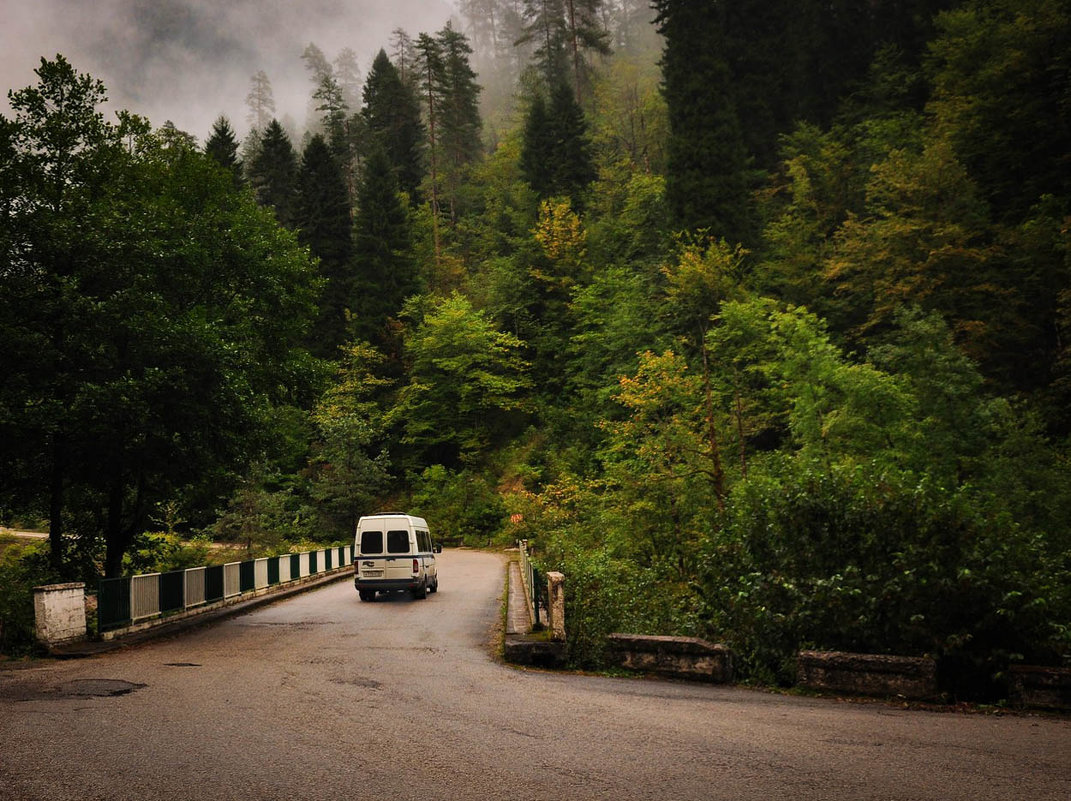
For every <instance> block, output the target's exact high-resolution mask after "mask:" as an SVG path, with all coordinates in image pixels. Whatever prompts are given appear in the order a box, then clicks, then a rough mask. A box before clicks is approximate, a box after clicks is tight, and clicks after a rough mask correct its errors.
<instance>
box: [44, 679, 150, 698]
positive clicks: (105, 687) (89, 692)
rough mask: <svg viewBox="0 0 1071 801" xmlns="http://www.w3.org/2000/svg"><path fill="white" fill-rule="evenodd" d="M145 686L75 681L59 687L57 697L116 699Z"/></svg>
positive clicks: (98, 680)
mask: <svg viewBox="0 0 1071 801" xmlns="http://www.w3.org/2000/svg"><path fill="white" fill-rule="evenodd" d="M144 686H145V685H144V684H136V683H135V682H132V681H123V680H122V679H75V680H74V681H69V682H67V683H66V684H61V685H60V686H59V687H57V688H56V695H59V696H63V697H66V698H114V697H115V696H118V695H127V694H128V693H132V692H134V691H135V690H140V689H141V688H142V687H144Z"/></svg>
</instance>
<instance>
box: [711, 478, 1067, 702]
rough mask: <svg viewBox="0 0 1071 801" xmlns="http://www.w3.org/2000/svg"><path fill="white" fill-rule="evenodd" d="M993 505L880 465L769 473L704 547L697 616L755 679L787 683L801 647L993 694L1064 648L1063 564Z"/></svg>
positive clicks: (971, 692)
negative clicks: (916, 660) (930, 673)
mask: <svg viewBox="0 0 1071 801" xmlns="http://www.w3.org/2000/svg"><path fill="white" fill-rule="evenodd" d="M980 501H982V503H980ZM994 503H995V504H996V505H997V506H1001V505H1002V504H1001V503H1000V502H999V499H997V498H994V497H989V498H988V499H987V498H986V497H985V496H984V495H982V496H981V497H979V495H978V494H977V493H976V492H975V491H973V490H972V489H971V488H969V487H967V486H964V487H961V488H958V489H953V490H949V488H947V487H945V486H941V485H939V484H936V483H934V482H932V481H930V480H928V479H926V478H922V479H921V480H920V479H919V477H918V476H916V475H914V474H911V473H898V472H896V471H890V470H888V469H884V468H882V467H880V466H879V465H877V464H875V463H869V464H860V465H857V466H854V467H851V468H835V469H833V470H832V471H830V470H829V469H828V468H827V467H826V466H824V465H821V464H817V463H814V462H811V461H809V460H807V459H804V458H797V459H792V460H783V459H781V460H775V461H771V462H768V463H767V464H766V465H765V469H764V470H762V471H761V472H759V471H753V472H752V473H751V475H750V476H749V477H748V479H747V480H745V481H743V482H741V483H740V484H739V485H737V487H736V488H735V489H734V492H733V494H732V497H731V501H730V505H729V510H728V514H727V521H726V525H725V527H724V528H723V530H722V531H720V532H717V533H715V534H713V535H712V536H710V537H709V539H708V540H707V541H706V543H705V545H704V550H703V558H702V559H701V560H700V564H702V565H703V570H702V578H701V584H702V586H703V588H704V617H705V619H706V620H707V621H708V625H709V627H710V631H711V632H712V633H713V634H714V635H715V636H718V637H722V638H724V639H725V640H727V641H728V642H730V644H732V645H733V647H734V648H735V649H737V651H738V652H739V653H740V654H741V655H742V656H743V657H744V661H743V664H744V666H745V667H744V669H745V670H746V671H747V672H748V673H750V675H752V676H753V677H755V678H757V679H760V680H771V679H776V680H778V681H782V682H791V681H792V680H793V678H794V676H793V668H792V660H793V657H794V654H795V653H796V651H797V650H798V649H800V648H805V647H810V648H821V649H833V650H849V651H862V652H870V653H908V654H922V653H928V654H932V655H934V656H936V657H938V658H939V659H940V660H941V665H942V667H947V666H952V665H954V666H955V669H953V670H951V671H949V672H948V673H945V674H942V675H943V676H944V682H945V688H946V689H947V690H949V691H951V692H953V693H961V694H964V695H968V696H974V697H978V695H979V694H980V693H983V694H992V693H993V692H994V689H995V688H994V683H995V682H996V681H997V679H998V677H999V674H1000V672H1001V671H1002V670H1003V669H1005V667H1006V666H1007V665H1008V664H1009V662H1014V661H1018V660H1023V659H1027V660H1031V661H1039V660H1041V661H1044V660H1047V659H1048V660H1051V659H1053V658H1054V656H1055V655H1056V654H1059V653H1061V652H1062V650H1063V649H1065V648H1066V647H1067V645H1068V630H1067V627H1066V626H1065V625H1062V624H1060V622H1059V621H1060V620H1061V615H1062V614H1063V615H1065V618H1064V619H1066V608H1067V607H1066V604H1067V601H1068V598H1067V593H1066V591H1065V590H1064V589H1062V586H1063V584H1064V583H1065V582H1066V577H1067V561H1066V553H1065V554H1063V555H1061V554H1060V553H1059V552H1058V551H1054V550H1053V549H1052V548H1051V547H1050V546H1049V545H1048V544H1047V543H1046V542H1045V538H1043V537H1039V536H1038V535H1037V534H1036V533H1034V532H1032V531H1030V530H1028V529H1027V528H1024V527H1022V526H1020V525H1019V524H1017V523H1015V522H1013V521H1012V517H1011V516H1010V515H1009V514H1008V512H1009V511H1010V510H1007V509H1005V511H1004V513H1003V514H1000V515H998V516H989V515H990V514H992V511H993V509H992V506H993V504H994ZM983 504H984V505H983ZM987 506H988V507H989V508H985V507H987ZM987 512H988V513H989V514H987ZM1060 610H1064V611H1063V612H1061V611H1060ZM1054 613H1055V614H1054ZM998 694H999V693H998Z"/></svg>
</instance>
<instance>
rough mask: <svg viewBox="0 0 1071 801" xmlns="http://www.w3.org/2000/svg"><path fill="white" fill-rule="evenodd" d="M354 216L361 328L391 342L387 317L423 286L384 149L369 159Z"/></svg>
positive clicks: (366, 335)
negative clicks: (420, 282)
mask: <svg viewBox="0 0 1071 801" xmlns="http://www.w3.org/2000/svg"><path fill="white" fill-rule="evenodd" d="M357 204H358V205H357V215H356V217H355V219H354V265H355V269H356V286H355V291H356V299H355V306H356V310H357V319H356V331H357V334H358V337H359V338H360V339H365V340H369V341H371V342H372V343H373V344H383V343H386V342H389V340H390V336H389V332H388V329H387V321H388V320H389V319H390V318H391V317H393V316H395V315H397V314H398V312H399V311H400V310H401V307H402V303H403V302H404V300H405V299H406V298H407V297H409V296H410V295H412V294H415V293H416V292H418V291H419V288H420V284H419V280H418V276H417V271H416V263H415V261H414V259H413V256H412V250H411V249H412V237H411V234H410V228H409V215H408V212H407V210H406V208H405V206H404V204H403V203H402V201H401V199H400V198H399V196H398V184H397V182H396V180H395V177H394V170H393V169H392V166H391V163H390V159H389V158H388V157H387V154H386V153H385V152H384V150H383V148H374V149H373V150H372V152H371V153H370V154H369V156H368V159H367V160H366V162H365V168H364V174H363V175H362V177H361V183H360V186H359V187H358V193H357Z"/></svg>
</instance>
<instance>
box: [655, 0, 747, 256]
mask: <svg viewBox="0 0 1071 801" xmlns="http://www.w3.org/2000/svg"><path fill="white" fill-rule="evenodd" d="M656 6H657V9H658V12H659V13H658V25H659V31H660V32H661V33H662V35H663V36H664V37H665V49H664V50H663V54H662V81H663V92H664V94H665V98H666V104H667V106H668V110H669V126H670V134H669V142H668V145H667V162H668V164H667V175H666V198H667V201H668V202H669V206H670V209H671V211H672V213H673V215H674V218H675V222H676V224H677V225H678V226H679V227H681V228H685V229H693V230H694V229H706V230H708V231H709V232H710V233H711V234H713V235H714V236H717V237H724V238H726V239H729V240H730V241H738V242H749V241H751V240H752V229H753V224H752V222H751V219H750V217H751V212H750V198H749V191H748V181H747V177H746V175H747V174H746V168H747V151H746V149H745V147H744V140H743V134H742V131H741V127H740V120H739V117H738V115H737V110H736V105H735V102H734V99H733V87H732V75H731V72H730V69H729V64H728V63H727V62H726V60H725V58H726V57H725V42H726V36H725V33H726V22H725V14H726V4H724V3H720V2H719V3H717V4H716V6H715V7H714V8H713V9H711V8H710V6H708V5H707V4H699V3H692V2H688V0H657V3H656Z"/></svg>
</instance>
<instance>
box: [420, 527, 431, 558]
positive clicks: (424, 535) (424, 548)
mask: <svg viewBox="0 0 1071 801" xmlns="http://www.w3.org/2000/svg"><path fill="white" fill-rule="evenodd" d="M416 536H417V545H418V546H419V548H420V552H421V553H430V552H431V537H429V536H428V532H426V531H418V532H417V533H416Z"/></svg>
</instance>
